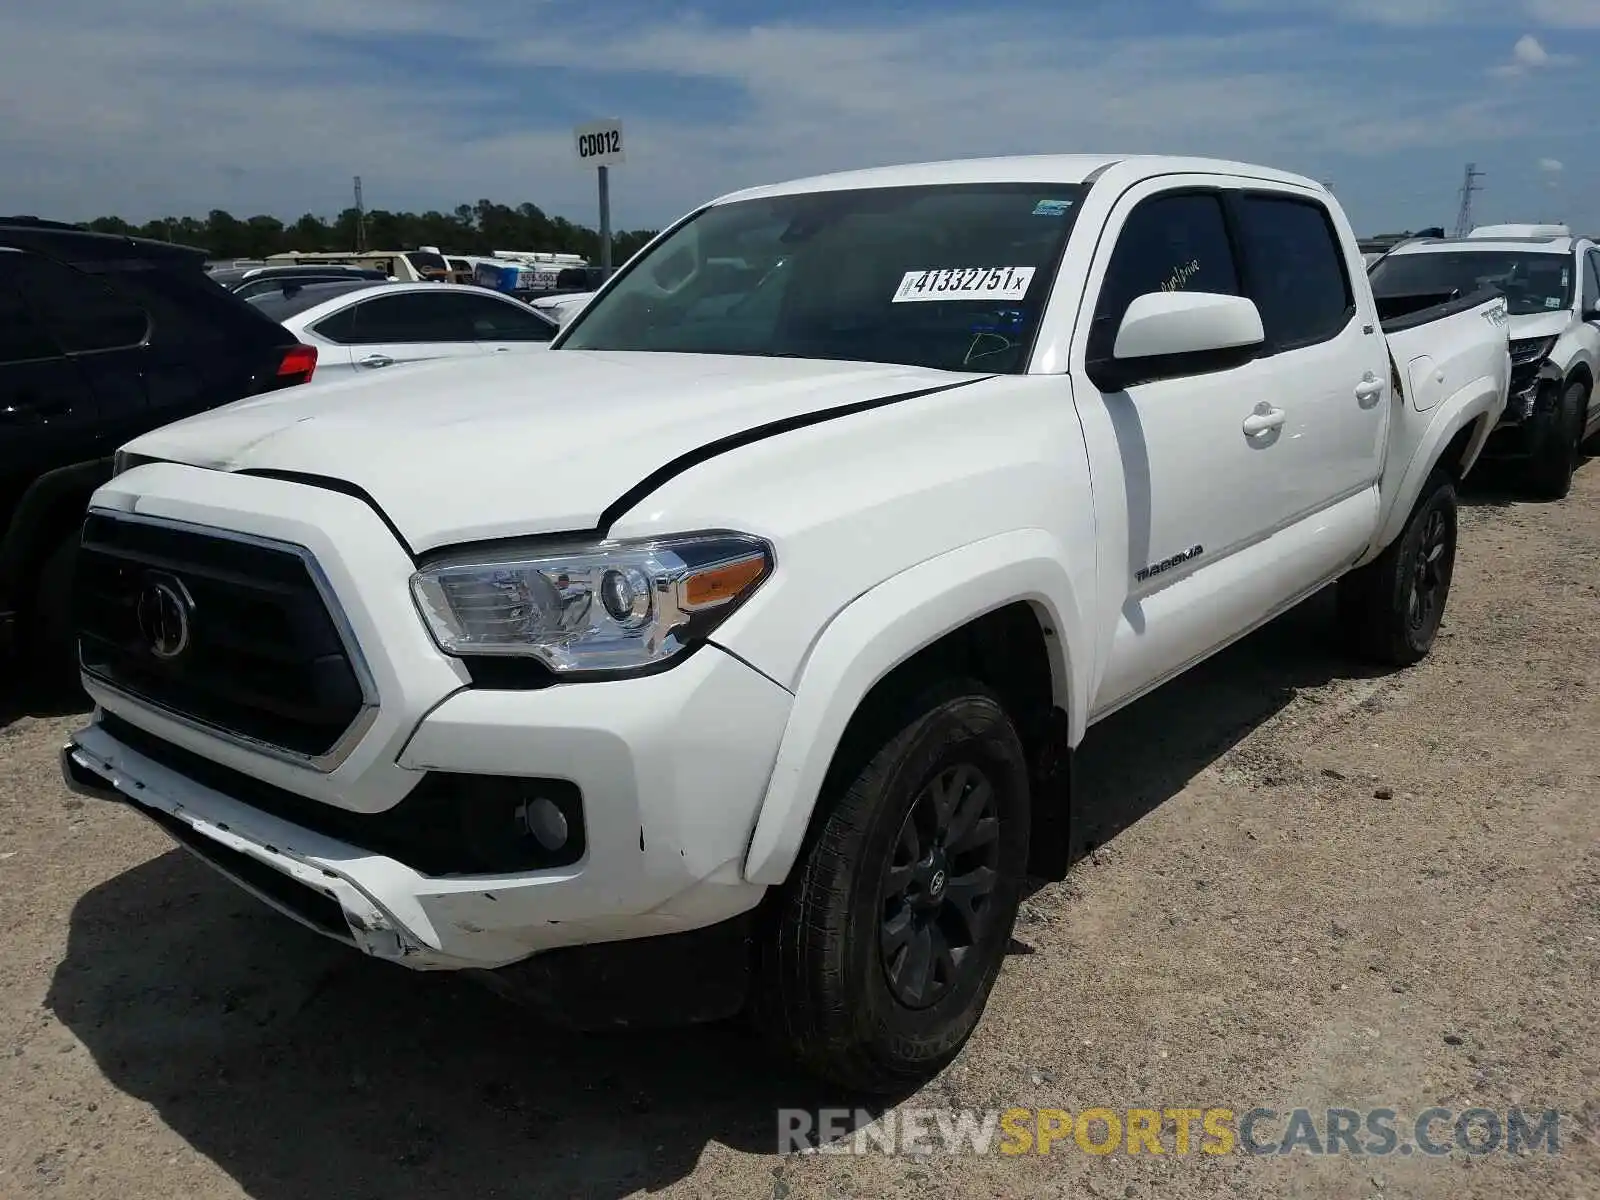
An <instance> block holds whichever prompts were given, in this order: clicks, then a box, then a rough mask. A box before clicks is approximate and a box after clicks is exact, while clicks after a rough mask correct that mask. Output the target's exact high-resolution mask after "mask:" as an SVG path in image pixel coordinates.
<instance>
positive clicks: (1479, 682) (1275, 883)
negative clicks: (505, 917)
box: [0, 464, 1600, 1200]
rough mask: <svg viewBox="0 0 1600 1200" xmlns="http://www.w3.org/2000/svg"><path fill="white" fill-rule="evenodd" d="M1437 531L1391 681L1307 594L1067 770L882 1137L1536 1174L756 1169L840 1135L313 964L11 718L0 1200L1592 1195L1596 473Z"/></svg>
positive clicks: (798, 1100)
mask: <svg viewBox="0 0 1600 1200" xmlns="http://www.w3.org/2000/svg"><path fill="white" fill-rule="evenodd" d="M1462 521H1463V544H1462V553H1461V558H1460V561H1459V563H1458V568H1457V575H1456V584H1455V591H1454V595H1453V596H1452V597H1451V604H1450V610H1449V613H1448V616H1447V618H1446V626H1445V629H1444V631H1443V632H1442V634H1441V640H1440V642H1439V643H1438V645H1437V647H1436V649H1435V652H1434V654H1433V656H1432V657H1431V658H1430V659H1429V660H1428V661H1427V662H1426V663H1424V664H1422V665H1421V666H1420V667H1417V668H1415V669H1413V670H1410V671H1406V672H1402V673H1399V674H1393V675H1387V676H1378V675H1370V674H1366V673H1364V672H1362V671H1361V670H1360V669H1359V668H1356V667H1354V666H1352V664H1350V663H1349V662H1346V661H1344V660H1342V659H1341V658H1339V657H1338V656H1337V655H1336V654H1334V653H1333V652H1332V651H1331V649H1330V647H1329V643H1328V636H1327V619H1328V612H1327V609H1328V605H1327V603H1326V600H1325V598H1319V599H1317V600H1313V601H1312V602H1310V603H1308V604H1306V605H1304V606H1302V608H1301V609H1299V610H1297V611H1295V612H1293V613H1290V614H1289V615H1288V616H1286V617H1285V618H1283V619H1282V620H1280V621H1279V622H1277V623H1276V624H1274V625H1273V626H1271V627H1269V628H1268V629H1266V630H1263V631H1262V632H1261V633H1259V634H1257V635H1256V636H1254V637H1252V638H1250V639H1248V640H1247V641H1246V642H1244V643H1241V644H1240V645H1239V646H1237V647H1235V648H1234V649H1233V650H1231V651H1229V652H1228V653H1226V654H1224V655H1222V656H1220V657H1219V658H1218V659H1216V660H1213V661H1212V662H1211V663H1209V664H1207V665H1205V666H1203V667H1201V668H1200V669H1199V670H1197V671H1196V672H1193V673H1191V674H1190V675H1189V676H1188V677H1187V678H1185V679H1183V680H1181V681H1179V682H1177V683H1175V684H1173V685H1170V686H1169V687H1167V688H1165V689H1163V690H1162V691H1161V692H1160V693H1158V694H1156V695H1154V696H1152V697H1151V698H1149V699H1147V700H1146V701H1143V702H1141V703H1140V704H1139V705H1137V706H1135V707H1134V708H1132V709H1129V710H1127V711H1125V712H1124V713H1122V714H1119V715H1118V716H1117V717H1115V718H1113V719H1112V720H1111V721H1110V722H1108V723H1107V724H1105V725H1104V726H1101V727H1099V728H1097V729H1096V730H1095V731H1094V732H1093V733H1092V734H1091V736H1090V741H1089V743H1088V744H1087V745H1086V747H1085V749H1084V753H1083V757H1082V776H1081V778H1082V783H1083V786H1084V794H1085V795H1087V796H1088V797H1089V798H1090V800H1089V802H1088V808H1087V811H1086V812H1085V814H1084V816H1083V819H1082V821H1081V823H1080V829H1081V830H1082V832H1083V835H1084V837H1085V839H1086V841H1087V843H1088V845H1087V846H1086V847H1085V849H1086V851H1088V852H1087V853H1086V854H1085V857H1084V858H1083V859H1082V860H1081V861H1080V862H1079V863H1078V865H1077V866H1076V867H1074V869H1073V871H1072V874H1071V876H1070V877H1069V879H1068V880H1067V881H1066V882H1065V883H1063V884H1055V885H1051V886H1048V887H1045V888H1043V889H1042V890H1040V891H1038V892H1037V893H1036V894H1034V895H1033V896H1032V897H1031V898H1030V899H1029V900H1028V902H1027V903H1026V905H1025V908H1024V912H1023V917H1022V923H1021V924H1020V925H1019V927H1018V929H1017V943H1016V946H1015V947H1014V949H1015V951H1016V953H1015V954H1014V955H1013V956H1012V957H1011V959H1010V960H1009V962H1008V965H1007V967H1006V969H1005V971H1004V972H1003V974H1002V976H1001V979H1000V983H999V986H998V987H997V989H996V991H995V994H994V998H993V1000H992V1001H991V1002H990V1005H989V1011H988V1014H987V1016H986V1018H985V1020H984V1022H983V1024H982V1025H981V1027H980V1028H979V1031H978V1033H977V1035H976V1036H975V1037H974V1038H973V1040H972V1042H971V1043H970V1045H969V1047H968V1049H967V1051H966V1052H965V1053H964V1054H963V1056H962V1057H961V1059H960V1060H959V1061H958V1062H957V1063H956V1064H955V1065H954V1066H953V1067H951V1069H950V1070H948V1071H947V1072H946V1073H945V1074H944V1075H943V1076H942V1077H941V1078H940V1079H938V1080H937V1081H935V1082H934V1083H933V1084H932V1085H930V1086H929V1087H927V1088H925V1089H923V1091H922V1092H921V1093H919V1094H918V1095H916V1096H913V1097H908V1098H907V1099H906V1101H905V1103H906V1105H908V1106H915V1107H920V1108H931V1109H939V1110H947V1109H957V1108H965V1107H972V1108H976V1109H980V1110H988V1109H1005V1108H1009V1107H1013V1106H1023V1107H1031V1108H1061V1109H1066V1110H1069V1111H1071V1112H1081V1111H1082V1110H1083V1109H1086V1108H1092V1107H1104V1108H1109V1109H1112V1110H1117V1111H1120V1110H1126V1109H1129V1108H1139V1107H1150V1108H1157V1109H1164V1108H1170V1107H1194V1108H1201V1109H1206V1108H1213V1107H1221V1108H1227V1109H1231V1110H1233V1111H1234V1112H1235V1113H1236V1114H1240V1115H1242V1114H1243V1113H1244V1112H1246V1111H1247V1110H1250V1109H1252V1108H1256V1107H1266V1108H1271V1109H1274V1110H1276V1111H1277V1112H1279V1113H1284V1114H1287V1113H1288V1112H1289V1111H1290V1110H1292V1109H1294V1108H1297V1107H1305V1108H1308V1109H1311V1110H1313V1111H1314V1112H1320V1110H1324V1109H1326V1108H1327V1107H1329V1106H1334V1107H1347V1108H1352V1109H1358V1110H1361V1109H1370V1108H1374V1107H1386V1108H1391V1109H1393V1110H1395V1111H1396V1112H1397V1113H1399V1114H1401V1115H1402V1119H1401V1121H1400V1122H1398V1123H1397V1124H1398V1125H1399V1126H1400V1128H1401V1129H1402V1130H1403V1129H1405V1128H1406V1126H1405V1116H1406V1114H1410V1115H1415V1114H1417V1113H1420V1112H1421V1111H1423V1110H1424V1109H1426V1108H1428V1107H1429V1106H1432V1105H1438V1106H1441V1107H1444V1108H1448V1109H1451V1110H1455V1111H1461V1110H1465V1109H1468V1108H1473V1107H1485V1108H1490V1109H1497V1110H1500V1111H1502V1112H1503V1111H1505V1110H1506V1109H1508V1108H1509V1107H1511V1106H1521V1107H1523V1108H1524V1109H1526V1110H1528V1111H1530V1112H1537V1111H1540V1110H1544V1109H1556V1110H1559V1112H1560V1114H1561V1116H1560V1124H1559V1139H1560V1140H1559V1147H1560V1149H1559V1153H1556V1154H1554V1155H1551V1154H1548V1153H1546V1152H1545V1151H1544V1150H1543V1149H1539V1150H1537V1151H1535V1152H1534V1153H1531V1154H1526V1155H1509V1154H1506V1153H1504V1152H1499V1153H1491V1154H1484V1155H1469V1154H1465V1153H1462V1152H1459V1151H1458V1152H1455V1153H1452V1154H1451V1155H1449V1156H1447V1157H1443V1158H1433V1157H1425V1156H1421V1155H1412V1156H1409V1157H1407V1156H1404V1155H1390V1156H1387V1157H1372V1156H1367V1157H1365V1158H1356V1157H1353V1156H1351V1155H1350V1154H1349V1153H1344V1154H1340V1155H1337V1156H1325V1157H1320V1158H1319V1157H1316V1156H1313V1155H1311V1154H1308V1153H1306V1152H1304V1151H1297V1152H1296V1153H1294V1154H1291V1155H1288V1156H1269V1157H1256V1156H1249V1155H1245V1154H1242V1153H1237V1152H1236V1153H1232V1154H1226V1155H1220V1156H1218V1155H1208V1154H1203V1153H1190V1154H1186V1155H1184V1154H1175V1153H1170V1152H1169V1153H1167V1154H1164V1155H1160V1156H1155V1155H1151V1154H1149V1153H1141V1154H1128V1153H1125V1152H1123V1149H1119V1150H1118V1151H1117V1152H1115V1153H1112V1154H1108V1155H1094V1154H1089V1153H1085V1152H1084V1151H1083V1150H1081V1149H1079V1148H1078V1147H1076V1146H1075V1145H1074V1144H1073V1142H1072V1139H1071V1138H1068V1139H1067V1140H1066V1141H1065V1142H1064V1143H1062V1144H1061V1145H1058V1146H1057V1147H1056V1152H1054V1153H1051V1154H1049V1155H1037V1154H1030V1155H1022V1156H1016V1157H1011V1156H1007V1155H1004V1154H1000V1153H996V1152H991V1153H989V1154H986V1155H981V1156H975V1155H954V1154H947V1153H934V1154H931V1155H921V1156H918V1155H903V1154H902V1155H890V1154H886V1153H882V1152H879V1151H874V1152H872V1153H869V1154H866V1155H863V1156H854V1157H850V1156H834V1155H821V1154H790V1155H786V1156H780V1155H778V1154H777V1153H775V1152H774V1148H775V1145H776V1141H777V1121H778V1118H777V1110H778V1109H779V1108H780V1107H804V1108H816V1107H818V1106H825V1105H835V1104H841V1103H848V1101H846V1100H843V1099H842V1098H840V1097H837V1096H830V1095H827V1094H826V1093H825V1092H822V1091H820V1090H819V1089H818V1088H817V1086H816V1085H814V1084H812V1083H810V1082H808V1081H806V1080H803V1079H798V1078H795V1077H793V1076H792V1075H789V1074H787V1073H785V1072H784V1071H783V1070H781V1069H780V1068H778V1067H776V1066H774V1065H773V1064H772V1063H771V1062H770V1061H768V1060H767V1059H765V1058H763V1057H762V1056H761V1055H759V1054H758V1053H756V1052H755V1051H754V1049H753V1047H752V1046H751V1044H750V1043H749V1042H748V1041H746V1040H745V1038H744V1037H743V1036H742V1035H741V1034H740V1033H738V1032H737V1031H735V1030H731V1029H714V1030H701V1031H693V1032H685V1033H676V1034H671V1035H633V1036H628V1037H604V1038H598V1037H597V1038H573V1037H569V1036H565V1035H561V1034H557V1033H554V1032H551V1031H549V1030H545V1029H542V1028H540V1027H538V1026H537V1025H536V1024H534V1023H532V1022H531V1021H530V1020H529V1019H528V1018H527V1017H526V1016H525V1015H524V1014H523V1013H522V1012H521V1011H520V1010H517V1009H515V1008H512V1007H510V1006H509V1005H507V1004H505V1003H503V1002H501V1001H499V1000H497V999H495V998H493V997H491V996H489V995H487V994H484V993H481V992H480V991H479V990H478V989H476V988H474V987H473V986H470V985H466V984H463V983H460V982H457V981H453V980H451V979H449V978H445V977H439V976H419V975H414V974H411V973H408V972H405V971H403V970H401V969H399V968H395V967H390V966H387V965H385V964H380V963H376V962H370V961H366V960H363V959H361V958H359V957H357V956H355V955H354V954H352V953H350V952H348V951H345V950H344V949H343V948H341V947H339V946H337V945H334V944H332V943H326V942H323V941H321V940H320V939H318V938H316V937H315V936H314V935H311V934H309V933H305V932H304V931H302V930H301V929H300V928H299V927H297V926H295V925H293V924H291V923H289V922H287V921H285V920H283V919H282V918H279V917H278V916H276V915H275V914H273V913H271V912H269V911H268V910H266V909H265V908H262V907H261V906H259V905H257V904H256V903H255V902H254V901H253V900H251V899H249V898H248V897H245V896H242V895H241V894H239V893H237V892H236V891H234V890H233V889H232V888H231V887H230V886H228V885H227V884H225V883H224V882H221V881H219V880H218V879H216V878H214V877H213V876H212V875H211V874H209V873H208V872H207V871H206V870H205V869H204V868H202V867H201V866H199V865H198V864H196V863H195V862H194V861H193V860H191V859H189V858H188V857H186V856H185V855H183V854H181V853H180V852H178V851H176V850H173V849H171V848H170V846H169V843H168V842H167V841H166V840H165V839H164V838H163V837H162V836H161V835H160V834H158V833H157V832H156V831H155V830H154V829H153V828H152V827H149V826H147V825H146V824H144V823H143V822H141V821H140V820H139V819H138V818H136V817H134V816H132V815H130V814H127V813H125V812H121V811H117V810H110V809H104V808H101V807H99V806H97V805H95V804H93V803H85V802H83V801H80V800H78V799H75V798H71V797H69V796H68V794H67V793H66V792H65V791H64V790H63V789H62V787H61V786H60V784H59V782H58V780H57V775H56V763H55V751H56V749H57V747H58V746H59V745H60V743H61V742H62V740H63V738H64V736H65V735H66V734H67V732H68V731H69V730H71V729H72V728H73V727H74V725H75V724H77V723H78V722H79V721H81V719H82V718H81V717H80V716H76V715H70V714H69V715H65V716H51V715H41V716H35V715H17V714H15V713H5V714H0V921H3V923H4V930H5V934H4V938H3V939H0V1096H4V1097H5V1113H6V1117H7V1119H6V1121H5V1123H4V1128H3V1129H0V1196H3V1197H6V1198H8V1200H9V1198H11V1197H23V1196H35V1195H37V1196H51V1197H63V1198H65V1197H85V1198H87V1197H105V1198H106V1200H136V1198H139V1197H152V1198H157V1197H159V1198H163V1200H165V1198H177V1197H207V1198H210V1197H219V1198H223V1197H238V1196H250V1197H255V1198H257V1200H305V1198H308V1197H324V1196H326V1197H331V1198H338V1200H363V1198H366V1197H373V1198H378V1197H382V1198H384V1200H393V1198H394V1197H402V1196H428V1197H446V1198H457V1197H459V1198H461V1200H469V1198H470V1200H480V1198H483V1197H491V1196H504V1197H513V1196H514V1197H546V1196H566V1195H574V1196H595V1197H605V1198H609V1197H621V1196H631V1195H637V1194H641V1193H651V1192H657V1191H660V1192H665V1193H667V1194H670V1195H676V1196H707V1197H711V1196H716V1197H744V1196H748V1197H761V1198H763V1200H765V1198H768V1197H771V1198H773V1200H782V1198H784V1197H795V1198H798V1197H806V1196H819V1197H829V1198H834V1197H838V1198H843V1197H856V1196H859V1197H875V1196H948V1197H969V1196H974V1197H975V1196H1040V1197H1045V1196H1048V1197H1068V1196H1073V1197H1076V1196H1085V1195H1089V1196H1098V1197H1160V1196H1170V1197H1175V1198H1182V1200H1191V1198H1194V1200H1199V1198H1202V1197H1210V1196H1247V1197H1254V1196H1261V1197H1267V1196H1273V1197H1276V1196H1290V1195H1293V1196H1305V1197H1361V1198H1363V1200H1367V1198H1371V1197H1380V1196H1381V1197H1391V1198H1393V1197H1422V1196H1429V1197H1432V1196H1438V1197H1452V1198H1460V1197H1474V1196H1481V1197H1494V1198H1496V1200H1504V1198H1508V1197H1524V1196H1525V1197H1540V1198H1566V1197H1586V1196H1594V1197H1600V1148H1597V1147H1600V1029H1597V1026H1596V1020H1595V1017H1596V1012H1597V1008H1600V1003H1597V1002H1600V944H1597V942H1596V938H1597V937H1600V806H1597V803H1596V791H1597V789H1596V783H1597V782H1600V741H1597V738H1596V736H1595V732H1596V730H1600V692H1597V689H1596V682H1597V677H1600V464H1591V465H1590V466H1588V467H1587V468H1586V469H1585V470H1583V471H1582V472H1580V474H1579V481H1578V484H1577V486H1576V488H1575V490H1574V492H1573V495H1572V497H1571V498H1570V499H1568V500H1566V501H1564V502H1562V503H1559V504H1530V503H1523V502H1520V501H1515V500H1512V499H1508V498H1506V497H1503V496H1499V495H1496V494H1494V493H1492V492H1482V491H1480V492H1477V493H1476V494H1474V495H1472V496H1470V497H1469V498H1468V506H1467V507H1466V508H1465V509H1464V510H1463V514H1462ZM904 1111H905V1110H904V1109H902V1110H899V1112H900V1113H902V1114H903V1113H904ZM894 1117H895V1112H894V1111H891V1113H890V1114H888V1117H887V1118H886V1119H894ZM1281 1124H1282V1122H1281V1121H1280V1122H1279V1123H1278V1124H1277V1125H1264V1126H1263V1127H1262V1128H1263V1131H1264V1132H1265V1134H1266V1135H1268V1136H1273V1135H1275V1134H1276V1133H1277V1132H1278V1131H1279V1130H1280V1128H1281ZM1435 1133H1436V1136H1439V1135H1440V1134H1441V1133H1442V1135H1443V1136H1444V1137H1445V1139H1446V1140H1447V1141H1448V1139H1449V1126H1448V1125H1445V1126H1442V1127H1440V1128H1439V1129H1437V1130H1436V1131H1435ZM1197 1137H1198V1131H1197ZM1166 1146H1167V1147H1168V1149H1169V1151H1170V1150H1171V1149H1172V1147H1173V1141H1172V1137H1171V1135H1170V1134H1169V1135H1167V1136H1166Z"/></svg>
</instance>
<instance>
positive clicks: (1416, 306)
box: [1373, 288, 1500, 334]
mask: <svg viewBox="0 0 1600 1200" xmlns="http://www.w3.org/2000/svg"><path fill="white" fill-rule="evenodd" d="M1499 298H1500V293H1499V292H1497V291H1495V290H1494V289H1493V288H1480V289H1479V290H1478V291H1476V292H1473V293H1472V294H1471V295H1470V296H1456V297H1451V296H1449V295H1447V294H1441V293H1439V292H1419V293H1416V294H1414V295H1399V296H1374V297H1373V300H1374V301H1375V302H1376V303H1377V306H1378V321H1379V323H1380V324H1381V325H1382V326H1383V331H1384V333H1386V334H1387V333H1400V332H1403V331H1404V330H1407V329H1415V328H1416V327H1417V326H1418V325H1428V324H1431V323H1432V322H1434V321H1442V320H1444V319H1445V318H1446V317H1453V316H1455V315H1456V314H1457V313H1463V312H1470V311H1471V310H1472V309H1475V308H1480V307H1482V306H1483V305H1484V304H1486V303H1487V302H1488V301H1490V300H1495V299H1499Z"/></svg>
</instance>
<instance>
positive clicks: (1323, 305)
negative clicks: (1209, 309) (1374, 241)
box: [1238, 195, 1356, 350]
mask: <svg viewBox="0 0 1600 1200" xmlns="http://www.w3.org/2000/svg"><path fill="white" fill-rule="evenodd" d="M1238 212H1239V230H1240V237H1241V240H1242V242H1243V250H1244V256H1245V261H1246V262H1247V263H1248V264H1249V276H1250V290H1251V292H1252V293H1253V298H1254V300H1255V302H1256V307H1257V308H1258V309H1260V311H1261V324H1262V327H1263V328H1264V329H1265V331H1266V335H1267V343H1268V345H1269V346H1270V347H1271V348H1272V349H1275V350H1286V349H1293V348H1295V347H1299V346H1310V345H1314V344H1316V343H1317V342H1325V341H1328V340H1329V339H1330V338H1334V337H1337V336H1338V334H1339V333H1340V331H1341V330H1343V329H1344V328H1345V327H1346V326H1347V325H1349V324H1350V322H1351V321H1352V320H1353V319H1354V318H1355V315H1356V302H1355V293H1354V292H1353V291H1352V290H1351V287H1350V274H1349V271H1348V270H1347V269H1346V267H1345V259H1344V252H1343V251H1342V250H1341V248H1340V245H1339V238H1338V236H1337V234H1336V233H1335V231H1334V227H1333V221H1332V219H1331V218H1330V217H1329V216H1328V210H1327V209H1325V208H1323V206H1322V205H1320V204H1318V203H1316V202H1315V201H1311V200H1302V199H1300V198H1298V197H1293V196H1263V195H1246V196H1244V197H1243V198H1242V199H1241V200H1240V202H1239V209H1238Z"/></svg>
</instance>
